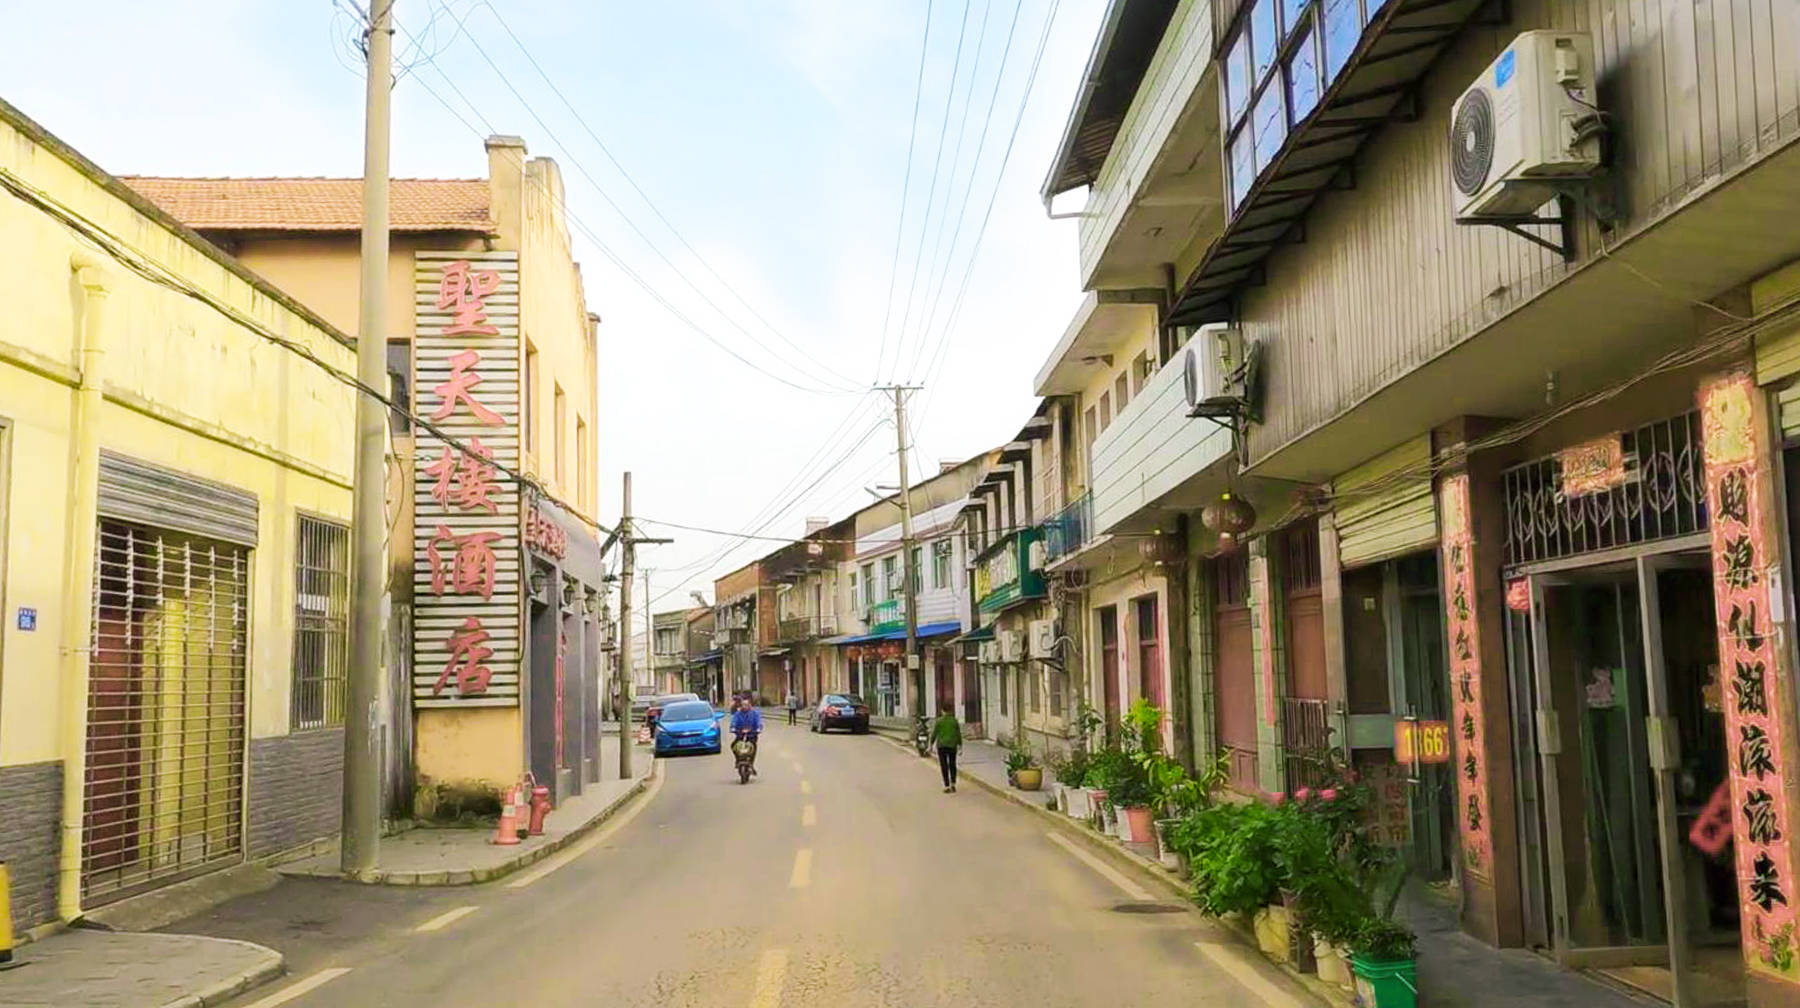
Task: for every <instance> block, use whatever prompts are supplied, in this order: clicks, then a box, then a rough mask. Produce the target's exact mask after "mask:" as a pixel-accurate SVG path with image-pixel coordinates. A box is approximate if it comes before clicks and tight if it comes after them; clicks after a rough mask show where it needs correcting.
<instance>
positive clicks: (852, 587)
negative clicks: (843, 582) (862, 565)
mask: <svg viewBox="0 0 1800 1008" xmlns="http://www.w3.org/2000/svg"><path fill="white" fill-rule="evenodd" d="M856 583H857V577H856V572H855V571H851V572H850V608H852V609H855V608H856Z"/></svg>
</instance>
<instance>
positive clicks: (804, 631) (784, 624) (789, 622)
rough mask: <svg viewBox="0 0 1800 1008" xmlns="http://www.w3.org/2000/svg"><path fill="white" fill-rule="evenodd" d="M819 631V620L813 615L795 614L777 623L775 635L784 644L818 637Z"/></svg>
mask: <svg viewBox="0 0 1800 1008" xmlns="http://www.w3.org/2000/svg"><path fill="white" fill-rule="evenodd" d="M818 633H819V630H818V621H817V619H815V618H814V617H812V616H795V617H793V618H791V619H784V620H779V621H777V622H776V624H775V636H776V638H777V639H779V640H780V641H781V642H782V643H784V644H788V643H792V642H794V641H803V640H806V639H808V638H810V637H816V636H818Z"/></svg>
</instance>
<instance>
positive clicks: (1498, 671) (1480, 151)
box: [1046, 0, 1800, 1006]
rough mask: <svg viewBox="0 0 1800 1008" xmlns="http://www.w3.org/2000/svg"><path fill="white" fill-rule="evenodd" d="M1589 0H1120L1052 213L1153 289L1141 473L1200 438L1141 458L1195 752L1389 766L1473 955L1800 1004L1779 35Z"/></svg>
mask: <svg viewBox="0 0 1800 1008" xmlns="http://www.w3.org/2000/svg"><path fill="white" fill-rule="evenodd" d="M1602 8H1604V5H1602ZM1602 8H1595V7H1592V6H1591V5H1586V4H1576V3H1567V2H1560V0H1528V2H1518V3H1512V4H1508V5H1506V6H1505V7H1504V8H1501V9H1499V10H1498V11H1496V9H1495V8H1494V6H1493V5H1490V4H1485V3H1480V2H1477V0H1450V2H1440V3H1404V2H1399V0H1387V2H1380V0H1213V2H1211V3H1206V2H1179V3H1173V4H1170V3H1153V2H1147V0H1146V2H1131V0H1119V2H1116V3H1114V4H1113V5H1112V6H1111V7H1110V8H1109V14H1108V24H1109V27H1110V28H1111V29H1112V30H1110V31H1108V32H1105V33H1103V36H1102V43H1101V44H1100V45H1099V46H1098V47H1097V49H1096V52H1095V56H1094V61H1095V63H1094V65H1093V66H1091V67H1090V73H1089V75H1088V79H1089V80H1090V81H1093V82H1096V83H1095V84H1094V86H1092V87H1090V88H1088V89H1085V90H1084V92H1083V98H1082V99H1081V102H1080V104H1079V105H1078V108H1077V110H1076V115H1075V117H1074V120H1073V122H1072V127H1071V129H1070V131H1069V132H1068V139H1066V140H1065V143H1064V146H1063V148H1062V151H1061V153H1060V154H1059V156H1058V159H1057V164H1056V166H1055V168H1054V170H1053V172H1052V178H1051V180H1050V184H1049V185H1048V186H1047V187H1046V195H1056V194H1059V193H1061V192H1065V191H1067V190H1070V189H1073V188H1076V187H1079V186H1083V185H1085V186H1088V194H1087V209H1086V211H1085V213H1084V216H1083V220H1082V224H1081V231H1082V249H1083V251H1082V255H1083V275H1084V283H1085V284H1086V285H1087V286H1088V287H1090V288H1091V289H1093V290H1095V291H1096V294H1097V295H1098V294H1099V293H1100V292H1101V291H1104V290H1106V289H1110V288H1114V287H1141V288H1143V289H1156V290H1159V291H1160V294H1161V296H1160V297H1158V298H1155V299H1153V303H1154V304H1155V306H1156V308H1155V312H1156V313H1155V315H1154V322H1153V325H1154V327H1155V337H1156V340H1157V341H1158V346H1159V352H1158V354H1157V355H1156V360H1157V361H1159V362H1161V367H1159V368H1158V369H1157V371H1156V372H1155V374H1154V375H1153V378H1152V380H1151V382H1150V383H1149V387H1151V388H1154V387H1155V384H1156V379H1157V378H1160V377H1161V371H1162V370H1163V369H1165V368H1168V367H1171V366H1176V365H1179V366H1180V368H1181V380H1174V379H1171V380H1170V384H1171V385H1180V386H1184V387H1183V389H1182V393H1183V394H1182V396H1181V397H1180V399H1179V400H1176V399H1175V397H1174V396H1173V394H1170V395H1169V401H1170V403H1171V406H1174V404H1175V403H1177V402H1179V404H1180V406H1181V407H1183V408H1179V409H1172V410H1171V413H1170V414H1169V415H1168V416H1167V417H1166V418H1164V419H1162V420H1161V421H1160V422H1156V423H1151V424H1150V425H1149V426H1148V427H1147V428H1146V430H1148V431H1149V435H1148V436H1147V438H1145V439H1144V440H1146V441H1147V444H1146V445H1145V447H1144V449H1142V450H1144V451H1148V452H1150V453H1151V454H1152V455H1155V454H1156V453H1159V452H1162V451H1163V449H1164V446H1165V445H1169V444H1175V443H1180V442H1181V441H1182V439H1192V440H1193V441H1194V443H1206V444H1209V445H1212V446H1213V447H1211V448H1207V449H1204V450H1202V451H1200V452H1198V453H1196V452H1195V451H1194V450H1192V449H1190V450H1189V451H1187V452H1184V453H1182V455H1183V457H1184V458H1186V459H1189V460H1190V461H1184V462H1183V463H1182V464H1181V465H1180V466H1177V467H1175V468H1174V469H1172V470H1171V472H1170V478H1173V479H1178V482H1177V483H1174V484H1170V483H1168V482H1167V481H1164V482H1161V483H1159V482H1158V481H1157V480H1156V479H1155V478H1154V468H1153V467H1152V468H1150V469H1145V468H1143V467H1141V466H1139V467H1137V468H1135V469H1134V468H1132V467H1131V466H1127V468H1126V471H1127V472H1133V473H1136V474H1138V475H1137V476H1136V478H1128V479H1127V480H1126V484H1127V486H1128V487H1129V486H1138V487H1143V488H1146V490H1140V491H1134V492H1139V493H1142V492H1149V491H1155V492H1156V493H1158V494H1159V495H1160V496H1159V497H1157V498H1154V499H1150V500H1147V501H1146V502H1145V503H1147V504H1149V505H1151V507H1152V508H1153V510H1152V511H1151V513H1152V514H1154V513H1159V512H1160V513H1164V514H1171V515H1172V518H1173V519H1174V520H1185V529H1184V531H1185V533H1186V542H1185V544H1184V545H1183V547H1182V549H1181V551H1180V552H1181V554H1182V556H1183V557H1184V558H1185V559H1186V560H1187V561H1188V570H1187V575H1186V582H1187V584H1188V587H1189V588H1190V597H1191V598H1192V599H1194V600H1195V605H1194V606H1193V607H1192V609H1191V612H1192V613H1193V619H1192V620H1191V622H1190V626H1189V627H1188V639H1189V642H1190V644H1191V654H1190V662H1189V665H1190V668H1189V673H1188V678H1190V679H1191V680H1192V681H1193V682H1194V683H1195V684H1196V686H1197V690H1196V693H1195V696H1196V697H1197V699H1198V703H1197V705H1196V706H1199V705H1203V704H1204V703H1205V702H1207V701H1208V700H1209V699H1210V700H1211V702H1213V704H1214V706H1215V710H1214V711H1213V715H1214V716H1213V717H1210V718H1200V719H1196V723H1197V724H1198V725H1199V726H1200V727H1201V728H1202V729H1204V728H1205V727H1206V726H1209V725H1210V727H1211V729H1212V730H1213V731H1214V732H1215V733H1216V734H1215V735H1214V737H1213V738H1212V739H1208V738H1207V737H1206V734H1205V731H1204V730H1198V731H1196V732H1195V733H1194V734H1195V740H1196V743H1201V744H1204V743H1208V742H1212V741H1216V742H1217V744H1218V745H1220V746H1222V747H1225V748H1227V749H1229V750H1231V751H1232V752H1233V754H1234V766H1235V769H1236V770H1237V774H1236V780H1237V783H1238V784H1239V786H1240V787H1244V788H1245V789H1246V790H1249V789H1252V788H1254V789H1256V790H1266V791H1281V790H1284V789H1286V788H1287V787H1289V786H1291V785H1293V784H1297V783H1305V777H1304V774H1305V773H1306V770H1305V768H1304V765H1303V764H1301V763H1300V762H1298V761H1296V760H1295V759H1294V758H1293V756H1294V754H1295V752H1296V751H1297V750H1299V749H1301V748H1304V747H1306V746H1308V745H1310V744H1311V743H1313V742H1315V741H1316V740H1317V739H1318V738H1319V737H1320V735H1321V732H1322V731H1323V733H1325V734H1326V735H1327V737H1329V738H1330V740H1331V744H1332V745H1334V746H1336V747H1338V748H1340V749H1342V750H1344V751H1346V753H1347V754H1348V755H1349V756H1350V757H1351V759H1352V760H1353V761H1354V763H1355V765H1356V766H1357V767H1358V768H1360V769H1362V770H1363V771H1364V772H1366V773H1368V774H1370V775H1371V776H1376V777H1379V778H1383V779H1391V780H1395V781H1398V782H1402V783H1403V786H1402V787H1400V788H1399V791H1398V793H1400V794H1404V795H1405V796H1406V798H1405V802H1404V804H1405V806H1406V807H1405V808H1404V809H1403V810H1401V812H1400V815H1399V820H1400V821H1401V822H1404V823H1406V824H1407V825H1406V826H1405V827H1403V828H1400V829H1397V830H1396V831H1395V833H1396V835H1395V836H1393V837H1391V838H1390V839H1392V840H1393V841H1394V842H1396V843H1399V844H1401V845H1403V846H1404V847H1405V848H1406V849H1407V850H1408V852H1409V855H1410V856H1411V858H1412V859H1413V863H1414V867H1415V869H1417V870H1419V871H1420V873H1421V874H1423V875H1425V876H1427V877H1430V876H1437V877H1445V878H1448V879H1450V880H1452V881H1453V882H1454V884H1455V888H1456V890H1457V892H1458V893H1459V894H1460V900H1461V914H1462V921H1463V924H1464V926H1465V928H1467V930H1468V931H1469V932H1470V933H1472V934H1474V935H1475V936H1477V937H1479V938H1481V939H1483V940H1485V941H1488V942H1492V943H1495V944H1499V945H1531V946H1536V947H1542V948H1547V949H1549V950H1551V952H1552V954H1553V955H1554V956H1555V957H1556V959H1557V960H1558V961H1559V962H1561V963H1563V964H1565V965H1567V966H1570V967H1575V968H1587V969H1596V970H1602V971H1606V972H1608V973H1610V974H1611V975H1612V977H1613V979H1615V980H1617V981H1618V982H1621V983H1626V984H1631V985H1634V986H1637V987H1639V988H1640V989H1643V990H1644V991H1646V992H1647V993H1649V994H1652V995H1654V996H1657V997H1661V998H1663V999H1665V1000H1669V1001H1672V1002H1674V1003H1676V1004H1681V1005H1694V1004H1711V1003H1721V1002H1729V1001H1733V1000H1747V1001H1748V1003H1750V1004H1751V1005H1755V1006H1763V1005H1777V1004H1790V1003H1793V1002H1794V1001H1795V999H1796V997H1797V996H1800V995H1797V993H1796V991H1797V988H1800V959H1797V957H1796V956H1795V954H1794V947H1795V940H1796V939H1795V934H1796V922H1795V920H1794V909H1793V900H1794V896H1793V893H1794V877H1795V872H1796V870H1800V865H1797V864H1796V860H1795V856H1794V853H1793V848H1792V846H1791V845H1790V844H1789V843H1788V841H1787V837H1788V835H1789V833H1790V831H1791V829H1792V821H1791V815H1792V813H1793V810H1794V808H1795V803H1796V801H1800V795H1797V794H1796V788H1795V785H1794V784H1793V780H1794V778H1795V775H1794V773H1793V771H1792V768H1793V767H1794V765H1795V760H1796V759H1800V744H1797V742H1796V738H1795V732H1796V724H1795V715H1794V714H1793V702H1792V697H1791V696H1790V695H1789V691H1790V690H1791V688H1792V683H1793V670H1794V667H1795V654H1794V636H1795V635H1794V634H1793V633H1792V628H1791V625H1790V623H1791V619H1792V617H1791V615H1790V614H1791V613H1792V612H1793V609H1794V603H1795V599H1794V598H1793V597H1792V596H1791V594H1790V593H1791V592H1792V590H1793V589H1792V588H1791V585H1792V581H1793V579H1792V577H1791V576H1788V575H1784V574H1783V573H1782V570H1783V568H1784V567H1785V566H1787V565H1788V563H1789V562H1790V561H1789V557H1790V555H1791V549H1790V546H1789V543H1790V538H1791V537H1790V527H1791V526H1790V519H1789V512H1788V510H1787V507H1788V504H1787V497H1788V494H1789V483H1788V481H1789V478H1790V477H1789V472H1790V470H1789V469H1788V465H1789V462H1790V459H1789V458H1788V457H1787V455H1786V452H1787V449H1786V447H1785V446H1786V445H1788V444H1789V443H1791V440H1792V439H1793V438H1794V436H1795V435H1794V433H1793V432H1794V431H1796V430H1800V425H1796V424H1794V423H1792V422H1790V421H1791V417H1790V415H1789V414H1790V413H1792V412H1793V411H1791V410H1789V409H1788V408H1787V406H1788V403H1789V400H1792V399H1795V398H1796V397H1795V396H1794V395H1793V394H1792V393H1791V391H1790V388H1789V386H1790V385H1791V384H1792V383H1793V381H1794V377H1795V375H1796V374H1800V364H1796V363H1795V361H1797V360H1800V353H1797V352H1796V351H1795V349H1794V347H1795V346H1800V337H1796V336H1795V335H1794V333H1795V332H1796V331H1797V330H1800V323H1796V321H1795V320H1794V318H1793V315H1794V307H1793V306H1794V304H1795V302H1796V301H1800V297H1796V295H1795V290H1796V287H1797V286H1800V285H1797V284H1796V283H1795V281H1794V279H1793V276H1794V274H1795V272H1796V269H1795V267H1793V266H1792V265H1791V264H1792V263H1793V262H1794V261H1795V259H1796V257H1800V237H1797V236H1796V233H1795V232H1794V231H1793V229H1792V228H1789V227H1786V226H1785V224H1784V223H1783V222H1784V221H1785V215H1784V213H1783V211H1784V210H1785V209H1786V208H1790V207H1791V206H1793V205H1794V201H1795V197H1796V195H1800V151H1797V148H1796V145H1795V142H1794V141H1795V137H1796V135H1800V89H1796V88H1794V87H1791V86H1789V84H1788V82H1791V81H1792V80H1794V79H1795V76H1796V66H1797V64H1800V50H1796V49H1795V48H1794V47H1793V46H1792V45H1790V44H1787V40H1791V39H1792V38H1793V37H1794V33H1795V30H1796V26H1795V22H1794V19H1793V12H1792V11H1790V10H1785V9H1782V10H1774V9H1765V8H1756V7H1754V5H1753V6H1752V7H1743V6H1737V7H1732V6H1729V5H1725V6H1717V5H1711V4H1702V5H1698V6H1696V5H1692V4H1677V3H1652V4H1651V6H1650V9H1649V10H1646V11H1643V12H1639V13H1638V14H1637V15H1634V16H1633V17H1630V18H1620V17H1618V16H1616V14H1617V12H1615V11H1612V10H1611V9H1610V8H1604V9H1602ZM1139 67H1141V68H1142V70H1141V71H1138V70H1137V69H1136V68H1139ZM1096 68H1099V69H1101V70H1105V69H1106V68H1111V69H1113V70H1116V71H1118V72H1117V73H1107V72H1095V70H1096ZM1497 110H1498V112H1497ZM1134 249H1135V250H1138V251H1139V252H1140V253H1143V254H1145V255H1147V257H1148V261H1149V262H1150V263H1155V264H1158V265H1159V267H1160V268H1158V269H1155V270H1144V269H1139V270H1138V272H1137V273H1136V274H1135V276H1136V279H1126V280H1117V279H1116V278H1117V277H1119V276H1121V274H1120V273H1119V272H1118V271H1115V270H1112V269H1110V268H1109V267H1108V263H1109V262H1114V261H1116V260H1115V259H1112V258H1109V257H1111V256H1113V255H1114V253H1118V252H1126V251H1131V250H1134ZM1090 263H1091V264H1093V265H1092V266H1091V267H1090V265H1089V264H1090ZM1132 265H1134V264H1132V263H1129V262H1128V263H1126V266H1127V267H1128V268H1127V269H1126V270H1125V274H1126V275H1129V274H1131V269H1130V268H1129V267H1131V266H1132ZM1135 265H1136V266H1139V267H1141V266H1142V265H1144V262H1143V261H1139V262H1137V263H1136V264H1135ZM1145 280H1149V281H1150V282H1145ZM1100 300H1103V299H1099V298H1098V297H1097V301H1100ZM1183 346H1186V347H1188V348H1191V349H1196V350H1197V351H1199V352H1197V353H1196V354H1195V364H1194V365H1193V366H1192V368H1190V367H1189V366H1188V365H1187V364H1186V361H1185V356H1186V355H1185V354H1184V353H1178V352H1177V351H1178V350H1179V349H1180V348H1182V347H1183ZM1084 356H1087V355H1084ZM1115 360H1116V358H1115ZM1208 361H1212V362H1216V363H1217V366H1216V367H1213V368H1211V369H1210V372H1209V368H1208V367H1207V362H1208ZM1190 376H1191V377H1190ZM1134 400H1135V401H1134V402H1133V403H1132V404H1131V405H1132V406H1134V407H1135V406H1137V405H1139V403H1142V402H1144V401H1145V400H1149V401H1150V402H1151V403H1152V404H1154V403H1155V402H1156V401H1157V400H1156V397H1155V395H1154V394H1139V395H1136V396H1134ZM1129 419H1130V418H1129V417H1128V418H1127V420H1129ZM1114 426H1115V427H1118V428H1119V429H1120V434H1119V436H1118V438H1117V439H1115V441H1114V442H1112V446H1113V447H1116V448H1118V449H1120V451H1121V452H1123V450H1124V449H1125V447H1126V442H1127V441H1128V440H1131V434H1132V431H1133V430H1134V429H1135V427H1134V425H1132V424H1129V423H1127V424H1125V425H1121V424H1120V423H1119V420H1118V418H1117V410H1116V405H1115V420H1114ZM1105 437H1106V435H1105V434H1102V435H1100V437H1097V438H1095V445H1094V450H1093V456H1094V483H1095V485H1094V491H1093V492H1094V494H1095V501H1094V510H1095V520H1094V525H1095V526H1096V528H1097V529H1104V528H1105V527H1106V523H1107V522H1106V519H1103V518H1101V517H1100V512H1101V510H1102V509H1101V505H1100V500H1099V498H1100V494H1101V492H1102V491H1101V476H1100V471H1101V469H1102V468H1103V466H1102V463H1101V460H1100V455H1101V454H1102V453H1103V449H1104V448H1105V447H1107V445H1105V444H1103V439H1105ZM1207 455H1211V456H1213V457H1214V458H1219V459H1223V460H1224V462H1223V466H1222V467H1221V470H1220V471H1219V472H1218V473H1217V474H1216V476H1215V475H1209V474H1208V473H1207V472H1205V471H1204V469H1205V468H1206V467H1210V466H1211V465H1212V464H1213V463H1212V462H1210V460H1208V459H1207V458H1206V456H1207ZM1191 461H1199V462H1203V463H1206V466H1205V467H1203V469H1202V470H1201V471H1197V472H1196V471H1184V469H1188V468H1189V467H1190V466H1191ZM1218 480H1223V484H1224V489H1226V490H1230V491H1232V492H1233V494H1234V500H1233V502H1231V503H1229V504H1227V503H1224V502H1221V501H1219V500H1217V499H1216V495H1217V493H1219V492H1220V490H1219V488H1218V487H1219V484H1218ZM1191 490H1193V491H1197V492H1196V493H1195V494H1194V496H1195V497H1197V498H1199V499H1198V500H1189V499H1187V498H1186V497H1185V496H1184V495H1186V494H1188V493H1189V492H1190V491H1191ZM1209 498H1212V499H1211V500H1210V506H1205V505H1206V504H1207V503H1208V499H1209ZM1196 505H1199V507H1198V513H1196ZM1196 519H1198V520H1197V521H1196ZM1115 527H1116V528H1124V529H1126V530H1128V531H1130V530H1132V526H1131V524H1130V523H1129V522H1128V523H1126V524H1124V525H1119V526H1115ZM1239 613H1241V614H1242V615H1241V616H1240V615H1237V614H1239ZM1228 618H1229V625H1228ZM1246 667H1247V672H1246V671H1245V668H1246ZM1246 686H1247V687H1248V690H1247V691H1246V689H1245V687H1246ZM1246 692H1247V693H1248V697H1247V698H1246V697H1245V696H1244V694H1245V693H1246ZM1321 720H1322V722H1323V723H1319V722H1320V721H1321ZM1433 739H1436V740H1438V741H1439V742H1440V743H1441V742H1448V743H1450V744H1449V746H1447V747H1446V746H1444V745H1424V744H1422V743H1423V742H1425V741H1430V740H1433ZM1203 751H1210V747H1209V748H1208V749H1206V750H1203ZM1428 753H1429V754H1439V753H1441V754H1442V755H1445V756H1449V757H1450V758H1449V759H1448V760H1447V761H1446V762H1445V763H1443V764H1439V765H1426V763H1425V759H1424V757H1425V755H1426V754H1428ZM1401 754H1408V755H1409V758H1408V759H1407V760H1406V762H1405V763H1398V762H1397V760H1396V757H1397V755H1401ZM1407 782H1410V783H1407ZM1385 790H1387V789H1384V791H1385ZM1703 826H1704V827H1706V828H1704V829H1702V828H1701V827H1703Z"/></svg>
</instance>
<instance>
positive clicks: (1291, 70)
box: [1287, 32, 1320, 122]
mask: <svg viewBox="0 0 1800 1008" xmlns="http://www.w3.org/2000/svg"><path fill="white" fill-rule="evenodd" d="M1287 80H1288V105H1289V106H1290V107H1291V108H1292V109H1293V110H1294V121H1295V122H1299V121H1300V120H1302V119H1305V118H1306V117H1307V116H1309V115H1311V114H1312V110H1313V109H1315V108H1317V107H1318V106H1319V88H1320V84H1319V50H1318V46H1317V45H1316V44H1315V40H1314V37H1313V35H1312V33H1311V32H1307V33H1305V35H1304V37H1302V38H1301V39H1300V42H1299V44H1298V45H1296V46H1295V48H1294V55H1293V57H1292V58H1290V59H1289V60H1288V71H1287Z"/></svg>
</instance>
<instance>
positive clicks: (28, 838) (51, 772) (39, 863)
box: [0, 761, 62, 932]
mask: <svg viewBox="0 0 1800 1008" xmlns="http://www.w3.org/2000/svg"><path fill="white" fill-rule="evenodd" d="M61 788H62V763H61V762H60V761H52V762H46V763H27V764H24V765H22V766H0V808H3V809H5V810H6V815H4V816H0V861H4V862H6V868H7V871H8V872H9V873H10V874H11V876H12V922H13V930H14V931H15V932H21V931H25V930H27V929H30V928H34V927H37V926H38V925H39V924H43V923H46V922H48V921H51V920H54V919H55V918H56V856H57V851H58V850H60V849H61V837H60V834H59V832H58V829H57V811H58V809H59V808H61V806H62V801H61V799H62V792H61Z"/></svg>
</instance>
